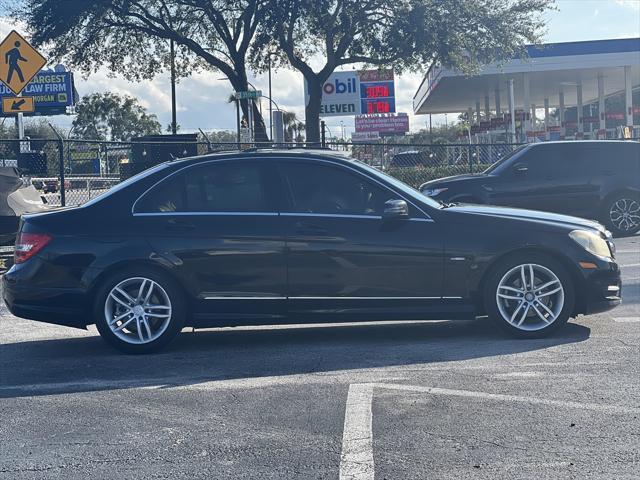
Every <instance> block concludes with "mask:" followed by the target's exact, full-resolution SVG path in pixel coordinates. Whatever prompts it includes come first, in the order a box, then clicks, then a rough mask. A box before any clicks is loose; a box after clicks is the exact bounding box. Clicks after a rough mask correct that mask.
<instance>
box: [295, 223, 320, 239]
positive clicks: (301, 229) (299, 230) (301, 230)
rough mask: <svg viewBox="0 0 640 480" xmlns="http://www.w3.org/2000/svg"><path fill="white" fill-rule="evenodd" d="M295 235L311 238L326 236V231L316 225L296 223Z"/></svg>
mask: <svg viewBox="0 0 640 480" xmlns="http://www.w3.org/2000/svg"><path fill="white" fill-rule="evenodd" d="M296 234H298V235H308V236H312V237H319V236H325V235H327V229H326V228H322V227H319V226H317V225H311V224H308V223H303V222H297V223H296Z"/></svg>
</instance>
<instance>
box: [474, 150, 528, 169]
mask: <svg viewBox="0 0 640 480" xmlns="http://www.w3.org/2000/svg"><path fill="white" fill-rule="evenodd" d="M528 146H529V145H521V146H519V147H518V148H516V149H515V150H513V151H512V152H510V153H507V154H506V155H505V156H504V157H502V158H501V159H500V160H498V161H497V162H495V163H493V164H492V165H491V166H490V167H489V168H487V169H486V170H485V171H484V172H482V173H484V174H490V173H493V172H495V171H496V170H497V169H498V168H499V167H501V166H502V165H503V164H505V163H506V162H507V161H508V160H509V159H511V158H513V157H514V156H515V155H518V154H519V153H520V152H521V151H522V150H524V149H525V148H527V147H528Z"/></svg>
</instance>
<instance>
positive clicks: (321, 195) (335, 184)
mask: <svg viewBox="0 0 640 480" xmlns="http://www.w3.org/2000/svg"><path fill="white" fill-rule="evenodd" d="M282 171H283V174H284V178H285V181H286V182H285V184H286V185H288V187H289V192H290V195H291V197H292V198H291V201H292V204H293V205H292V208H293V211H294V212H296V213H315V214H329V215H372V216H374V215H382V213H383V211H384V204H385V202H386V201H387V200H390V199H393V198H397V195H394V193H393V192H392V191H390V190H387V189H385V188H382V187H381V186H378V185H375V184H373V183H372V182H370V181H369V180H368V179H366V178H365V177H363V176H361V175H358V174H356V173H352V172H349V171H346V170H345V169H343V168H341V167H338V166H332V165H326V164H319V163H317V164H313V163H288V162H287V163H283V164H282Z"/></svg>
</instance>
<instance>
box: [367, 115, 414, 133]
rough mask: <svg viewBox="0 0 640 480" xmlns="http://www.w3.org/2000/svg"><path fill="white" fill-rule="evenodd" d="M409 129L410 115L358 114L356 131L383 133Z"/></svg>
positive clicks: (404, 131)
mask: <svg viewBox="0 0 640 480" xmlns="http://www.w3.org/2000/svg"><path fill="white" fill-rule="evenodd" d="M408 131H409V116H408V115H407V114H406V113H405V114H398V115H356V132H357V133H365V132H378V133H382V134H385V133H386V134H402V133H407V132H408Z"/></svg>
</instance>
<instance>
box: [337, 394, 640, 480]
mask: <svg viewBox="0 0 640 480" xmlns="http://www.w3.org/2000/svg"><path fill="white" fill-rule="evenodd" d="M374 387H376V388H383V389H385V390H399V391H405V392H412V393H426V394H430V395H445V396H452V397H462V398H476V399H483V400H496V401H501V402H516V403H528V404H532V405H544V406H549V407H562V408H572V409H576V410H589V411H594V412H600V413H609V414H618V415H639V414H640V408H634V407H623V406H619V405H607V404H598V403H581V402H569V401H564V400H549V399H546V398H537V397H526V396H520V395H505V394H501V393H488V392H478V391H472V390H452V389H449V388H438V387H423V386H417V385H401V384H396V383H352V384H351V385H349V394H348V395H347V406H346V409H345V414H344V431H343V434H342V454H341V456H340V480H347V479H348V480H373V478H374V473H375V466H374V462H373V429H372V415H371V404H372V402H373V388H374Z"/></svg>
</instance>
